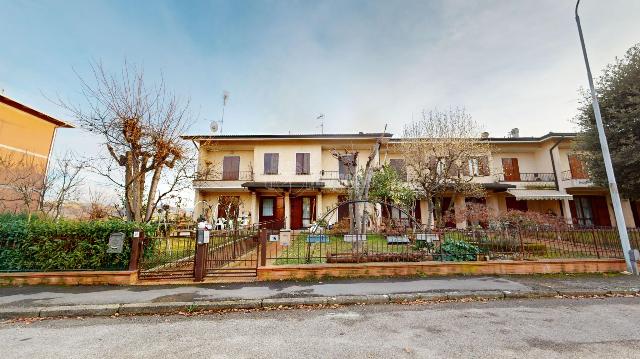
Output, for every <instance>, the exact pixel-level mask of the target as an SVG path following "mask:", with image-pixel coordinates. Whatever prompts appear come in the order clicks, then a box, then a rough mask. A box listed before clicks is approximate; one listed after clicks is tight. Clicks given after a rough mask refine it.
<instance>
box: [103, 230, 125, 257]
mask: <svg viewBox="0 0 640 359" xmlns="http://www.w3.org/2000/svg"><path fill="white" fill-rule="evenodd" d="M124 237H125V235H124V233H122V232H115V233H111V235H109V248H107V253H122V244H123V243H124Z"/></svg>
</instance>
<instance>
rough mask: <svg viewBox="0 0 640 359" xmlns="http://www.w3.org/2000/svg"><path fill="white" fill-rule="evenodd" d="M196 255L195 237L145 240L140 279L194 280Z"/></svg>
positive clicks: (151, 238) (141, 257) (139, 265)
mask: <svg viewBox="0 0 640 359" xmlns="http://www.w3.org/2000/svg"><path fill="white" fill-rule="evenodd" d="M195 254H196V241H195V238H194V237H193V236H189V237H148V238H145V239H144V242H143V247H142V254H141V256H140V261H139V264H138V268H139V277H140V278H141V279H156V278H157V279H160V278H192V277H193V265H194V262H195Z"/></svg>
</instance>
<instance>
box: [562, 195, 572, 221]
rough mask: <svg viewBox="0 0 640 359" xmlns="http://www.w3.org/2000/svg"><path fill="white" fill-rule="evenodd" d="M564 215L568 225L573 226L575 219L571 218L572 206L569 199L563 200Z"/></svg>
mask: <svg viewBox="0 0 640 359" xmlns="http://www.w3.org/2000/svg"><path fill="white" fill-rule="evenodd" d="M562 213H563V214H564V219H565V221H566V222H567V224H572V223H573V218H572V216H571V206H570V205H569V200H568V199H563V200H562Z"/></svg>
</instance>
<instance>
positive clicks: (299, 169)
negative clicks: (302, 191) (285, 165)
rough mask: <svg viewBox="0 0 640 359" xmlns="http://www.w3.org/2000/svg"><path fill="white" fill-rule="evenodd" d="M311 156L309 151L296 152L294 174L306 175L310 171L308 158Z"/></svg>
mask: <svg viewBox="0 0 640 359" xmlns="http://www.w3.org/2000/svg"><path fill="white" fill-rule="evenodd" d="M310 158H311V154H309V153H296V174H297V175H308V174H309V173H311V172H310V170H309V167H310V164H309V160H310Z"/></svg>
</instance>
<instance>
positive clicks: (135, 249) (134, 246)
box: [129, 229, 144, 271]
mask: <svg viewBox="0 0 640 359" xmlns="http://www.w3.org/2000/svg"><path fill="white" fill-rule="evenodd" d="M143 243H144V231H143V230H141V229H134V230H133V236H132V238H131V254H130V257H129V270H131V271H134V270H138V263H140V257H142V244H143Z"/></svg>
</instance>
